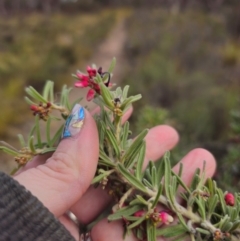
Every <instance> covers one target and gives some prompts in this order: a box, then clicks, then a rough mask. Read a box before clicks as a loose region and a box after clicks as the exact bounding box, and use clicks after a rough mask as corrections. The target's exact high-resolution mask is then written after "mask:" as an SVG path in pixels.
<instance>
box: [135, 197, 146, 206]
mask: <svg viewBox="0 0 240 241" xmlns="http://www.w3.org/2000/svg"><path fill="white" fill-rule="evenodd" d="M136 197H137V199H138V200H139V201H140V202H141V203H142V204H144V205H145V206H148V202H147V201H146V200H145V199H144V198H143V197H142V196H140V195H136Z"/></svg>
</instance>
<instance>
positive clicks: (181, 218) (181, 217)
mask: <svg viewBox="0 0 240 241" xmlns="http://www.w3.org/2000/svg"><path fill="white" fill-rule="evenodd" d="M176 214H177V216H178V219H179V222H180V223H181V224H182V226H183V228H184V229H185V230H186V231H189V228H188V226H187V224H186V223H185V220H184V218H183V216H182V215H181V214H180V213H178V212H176Z"/></svg>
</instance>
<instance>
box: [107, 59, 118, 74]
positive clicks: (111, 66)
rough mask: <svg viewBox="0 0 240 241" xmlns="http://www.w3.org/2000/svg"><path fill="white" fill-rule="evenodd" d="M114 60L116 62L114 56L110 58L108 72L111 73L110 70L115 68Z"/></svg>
mask: <svg viewBox="0 0 240 241" xmlns="http://www.w3.org/2000/svg"><path fill="white" fill-rule="evenodd" d="M116 62H117V60H116V58H115V57H114V58H113V59H112V61H111V64H110V66H109V68H108V72H109V73H112V72H113V70H114V68H115V66H116Z"/></svg>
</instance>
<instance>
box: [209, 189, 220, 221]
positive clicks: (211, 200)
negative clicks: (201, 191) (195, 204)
mask: <svg viewBox="0 0 240 241" xmlns="http://www.w3.org/2000/svg"><path fill="white" fill-rule="evenodd" d="M207 204H208V213H207V219H208V220H210V218H211V216H212V214H213V212H214V211H215V208H216V206H217V204H218V195H217V194H215V195H212V196H210V197H209V199H208V201H207Z"/></svg>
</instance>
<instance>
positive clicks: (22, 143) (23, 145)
mask: <svg viewBox="0 0 240 241" xmlns="http://www.w3.org/2000/svg"><path fill="white" fill-rule="evenodd" d="M17 136H18V140H19V142H20V144H21V146H22V147H26V142H25V140H24V137H23V135H22V134H18V135H17Z"/></svg>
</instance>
